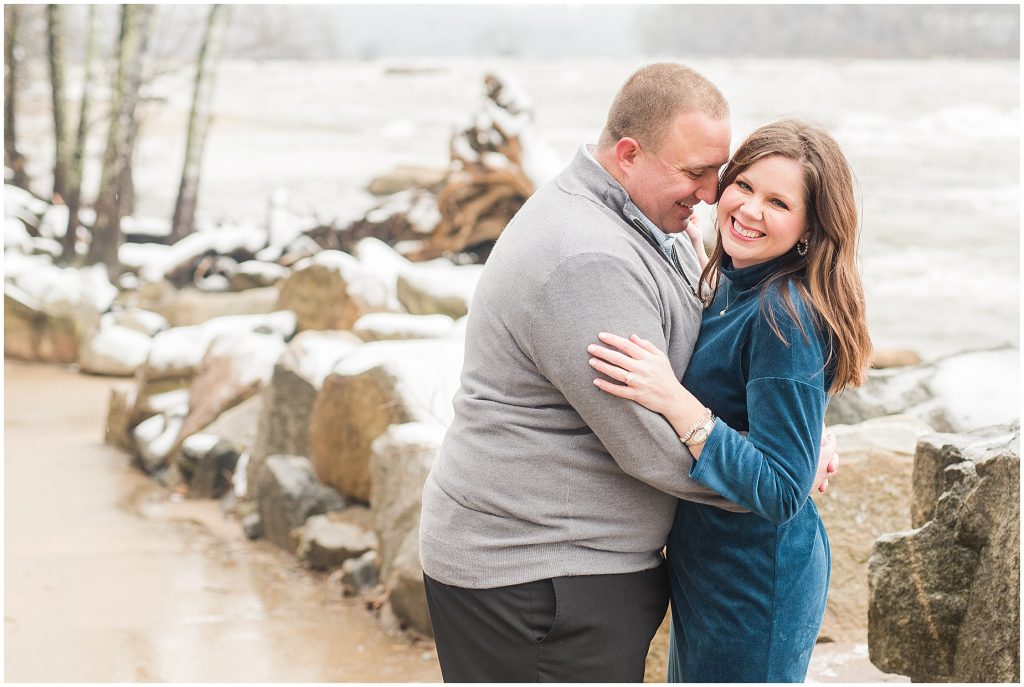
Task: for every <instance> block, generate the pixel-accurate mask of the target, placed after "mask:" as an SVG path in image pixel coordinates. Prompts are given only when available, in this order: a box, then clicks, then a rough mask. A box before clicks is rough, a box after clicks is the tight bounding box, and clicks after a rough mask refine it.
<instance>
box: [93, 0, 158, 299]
mask: <svg viewBox="0 0 1024 687" xmlns="http://www.w3.org/2000/svg"><path fill="white" fill-rule="evenodd" d="M152 14H153V6H152V5H122V6H121V37H120V40H119V41H118V60H117V77H116V81H115V86H114V95H113V100H112V102H111V112H110V129H109V131H108V134H107V148H106V152H105V153H104V154H103V175H102V177H101V179H100V192H99V195H98V196H97V198H96V225H95V226H94V227H93V233H92V243H91V244H90V245H89V254H88V256H87V258H86V262H87V263H88V264H90V265H93V264H97V263H105V264H106V266H107V273H108V274H109V275H110V278H111V281H113V280H114V279H116V278H117V277H118V276H119V274H120V270H121V264H120V261H119V260H118V257H117V251H118V248H119V247H120V245H121V238H122V237H121V216H122V212H123V208H124V205H123V200H124V190H125V179H127V178H130V177H131V166H132V151H133V150H134V148H135V132H136V125H135V105H136V102H137V101H138V96H139V82H140V80H141V77H142V56H143V53H144V52H145V50H146V41H147V39H148V37H149V24H150V19H151V17H152Z"/></svg>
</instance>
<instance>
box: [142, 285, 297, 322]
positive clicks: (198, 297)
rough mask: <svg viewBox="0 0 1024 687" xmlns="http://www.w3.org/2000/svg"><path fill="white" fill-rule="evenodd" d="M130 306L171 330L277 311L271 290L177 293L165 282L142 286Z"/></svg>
mask: <svg viewBox="0 0 1024 687" xmlns="http://www.w3.org/2000/svg"><path fill="white" fill-rule="evenodd" d="M133 296H134V298H133V301H132V302H133V303H134V304H135V305H137V306H138V307H140V308H143V309H145V310H152V311H153V312H156V313H159V314H160V315H163V316H164V317H165V318H167V320H168V321H169V322H170V323H171V325H172V326H175V327H181V326H186V325H194V324H202V323H203V322H206V321H208V320H212V319H214V318H217V317H225V316H228V315H265V314H267V313H271V312H274V311H275V310H279V309H280V308H277V307H276V305H277V300H278V291H277V288H275V287H273V286H268V287H264V288H254V289H246V290H245V291H237V292H233V291H228V292H220V293H218V292H209V291H200V290H199V289H196V288H193V287H185V288H181V289H177V288H175V287H174V285H172V284H171V283H170V282H168V281H159V282H146V283H143V284H141V285H140V287H139V289H138V291H136V292H135V294H133Z"/></svg>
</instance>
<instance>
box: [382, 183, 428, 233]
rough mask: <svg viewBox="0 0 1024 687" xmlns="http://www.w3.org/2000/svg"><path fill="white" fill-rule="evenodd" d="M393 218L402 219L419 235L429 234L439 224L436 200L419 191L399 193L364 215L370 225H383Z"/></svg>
mask: <svg viewBox="0 0 1024 687" xmlns="http://www.w3.org/2000/svg"><path fill="white" fill-rule="evenodd" d="M395 216H400V217H404V218H405V219H406V221H408V222H409V226H410V228H412V230H413V231H415V232H417V233H419V234H429V233H430V232H432V231H434V229H435V228H436V227H437V225H438V224H439V223H440V222H441V211H440V210H439V209H438V207H437V198H436V197H435V196H434V195H433V194H432V193H428V192H426V191H421V190H419V189H413V190H408V191H400V192H398V193H395V194H394V195H392V196H389V197H388V198H387V199H386V200H385V201H384V202H382V203H381V204H380V205H378V206H377V207H375V208H373V209H372V210H370V211H369V212H368V213H366V217H365V218H364V220H365V221H366V222H370V223H372V224H384V223H386V222H387V221H388V220H389V219H391V218H393V217H395Z"/></svg>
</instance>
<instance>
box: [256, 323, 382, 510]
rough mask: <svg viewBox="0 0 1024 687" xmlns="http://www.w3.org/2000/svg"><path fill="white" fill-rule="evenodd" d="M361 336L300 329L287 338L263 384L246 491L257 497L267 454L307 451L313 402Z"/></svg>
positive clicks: (296, 453) (359, 343)
mask: <svg viewBox="0 0 1024 687" xmlns="http://www.w3.org/2000/svg"><path fill="white" fill-rule="evenodd" d="M361 345H362V342H361V341H360V340H359V338H358V337H356V336H355V335H354V334H352V333H351V332H335V331H315V330H310V331H306V332H301V333H300V334H298V335H296V336H295V338H294V339H292V341H291V342H290V343H289V344H288V348H287V350H286V351H285V354H284V355H283V356H282V357H281V359H280V360H279V361H278V363H277V365H275V366H274V373H273V375H272V376H271V378H270V383H269V384H268V385H267V386H266V388H265V389H264V390H263V393H262V398H263V407H262V412H261V414H260V418H259V423H258V429H257V431H256V439H255V441H254V442H253V445H252V450H251V451H250V456H249V461H250V463H249V469H248V482H247V486H246V492H247V493H248V497H249V498H251V499H258V498H259V491H258V490H259V485H258V481H257V480H256V479H255V475H256V473H257V472H258V471H259V469H260V467H261V466H262V465H263V463H264V462H265V460H266V458H267V456H271V455H275V454H280V455H298V456H308V455H309V421H310V415H311V413H312V411H313V403H314V402H315V401H316V397H317V394H318V393H319V392H320V388H321V387H322V386H323V382H324V378H325V377H327V375H328V374H330V372H331V370H332V369H333V368H334V366H335V365H336V364H337V362H338V361H339V360H340V359H341V358H343V357H344V356H346V355H348V354H349V353H351V352H352V351H353V350H355V349H356V348H357V347H358V346H361Z"/></svg>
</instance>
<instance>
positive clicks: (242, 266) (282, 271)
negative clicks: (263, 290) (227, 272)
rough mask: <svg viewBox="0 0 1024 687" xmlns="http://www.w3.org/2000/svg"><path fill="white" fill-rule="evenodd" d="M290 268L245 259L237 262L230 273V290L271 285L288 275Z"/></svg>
mask: <svg viewBox="0 0 1024 687" xmlns="http://www.w3.org/2000/svg"><path fill="white" fill-rule="evenodd" d="M289 273H290V270H289V269H288V268H287V267H282V266H281V265H278V264H277V263H274V262H264V261H263V260H246V261H245V262H242V263H239V264H238V266H237V267H236V268H235V271H234V274H232V275H231V279H230V288H231V290H232V291H243V290H245V289H253V288H259V287H267V286H273V285H274V284H276V283H277V282H279V281H281V280H282V279H284V278H285V277H287V276H288V274H289Z"/></svg>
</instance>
